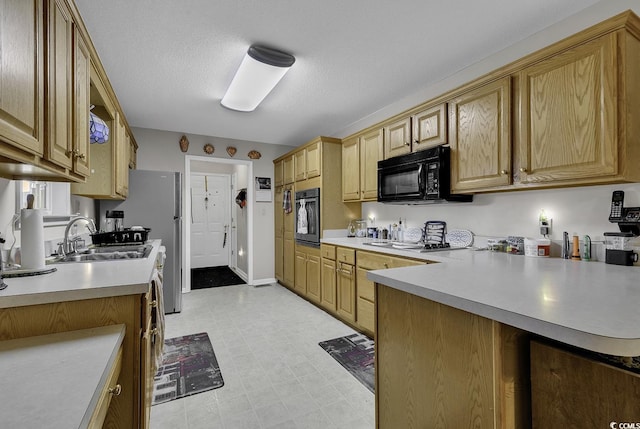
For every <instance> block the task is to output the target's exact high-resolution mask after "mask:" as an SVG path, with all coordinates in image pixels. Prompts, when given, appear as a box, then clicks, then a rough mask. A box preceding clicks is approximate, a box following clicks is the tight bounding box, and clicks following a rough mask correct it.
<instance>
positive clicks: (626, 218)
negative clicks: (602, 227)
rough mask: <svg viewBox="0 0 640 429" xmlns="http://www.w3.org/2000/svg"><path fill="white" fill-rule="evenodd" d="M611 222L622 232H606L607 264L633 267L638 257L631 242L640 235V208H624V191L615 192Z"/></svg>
mask: <svg viewBox="0 0 640 429" xmlns="http://www.w3.org/2000/svg"><path fill="white" fill-rule="evenodd" d="M609 222H611V223H617V224H618V228H620V232H605V233H604V236H605V249H606V250H605V252H606V254H605V262H606V263H607V264H615V265H633V263H634V262H637V261H638V255H637V254H636V253H635V252H634V251H633V249H631V246H630V242H631V240H633V239H634V238H636V237H638V235H640V207H624V191H613V195H612V196H611V212H610V214H609Z"/></svg>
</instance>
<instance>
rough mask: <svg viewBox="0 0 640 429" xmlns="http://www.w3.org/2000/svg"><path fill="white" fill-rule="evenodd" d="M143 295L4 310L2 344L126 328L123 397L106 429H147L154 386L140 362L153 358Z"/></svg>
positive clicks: (0, 319)
mask: <svg viewBox="0 0 640 429" xmlns="http://www.w3.org/2000/svg"><path fill="white" fill-rule="evenodd" d="M145 296H146V295H144V294H137V295H125V296H115V297H106V298H95V299H88V300H80V301H66V302H57V303H51V304H41V305H31V306H24V307H12V308H5V309H0V341H2V340H11V339H15V338H24V337H30V336H35V335H45V334H52V333H56V332H65V331H72V330H77V329H86V328H95V327H99V326H107V325H115V324H124V325H125V337H124V341H123V349H122V363H121V369H120V375H119V377H118V384H120V385H121V386H122V392H121V393H120V395H119V396H113V397H112V398H111V403H110V405H109V408H108V410H107V412H106V416H105V420H104V427H106V428H122V429H131V428H146V427H148V420H147V418H148V408H149V407H150V405H151V403H150V402H146V399H147V398H150V397H149V395H148V394H149V392H148V389H149V388H150V387H152V386H150V385H149V384H148V382H147V383H145V382H144V380H145V378H147V377H148V374H145V373H144V372H143V371H144V370H145V368H147V366H146V362H141V360H143V359H148V358H149V356H150V355H149V354H146V355H145V354H144V353H143V345H142V343H143V338H142V333H143V326H142V323H143V313H146V310H145V306H146V305H147V304H146V300H145ZM44 358H45V357H44V356H43V359H44ZM152 378H153V375H151V379H152ZM147 380H148V378H147ZM69 388H70V389H71V388H73V386H69ZM145 410H146V411H145ZM145 415H146V416H147V417H145Z"/></svg>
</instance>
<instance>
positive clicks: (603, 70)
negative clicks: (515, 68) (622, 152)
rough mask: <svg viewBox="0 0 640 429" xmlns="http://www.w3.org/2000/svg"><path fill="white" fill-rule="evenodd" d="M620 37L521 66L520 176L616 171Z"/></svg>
mask: <svg viewBox="0 0 640 429" xmlns="http://www.w3.org/2000/svg"><path fill="white" fill-rule="evenodd" d="M616 37H617V34H615V33H614V34H610V35H607V36H603V37H600V38H598V39H596V40H593V41H591V42H589V43H585V44H583V45H580V46H577V47H575V48H573V49H571V50H569V51H566V52H563V53H561V54H559V55H556V56H554V57H552V58H550V59H548V60H546V61H542V62H540V63H538V64H536V65H534V66H532V67H528V68H526V69H524V70H523V71H522V72H520V75H519V76H520V102H521V115H520V117H521V120H522V123H521V124H520V139H519V140H520V171H519V172H518V173H519V176H520V182H523V183H537V182H550V181H553V182H561V181H563V180H572V179H585V178H590V177H603V176H610V175H616V174H618V147H617V130H618V127H617V112H616V103H617V100H616V96H617V73H618V61H617V50H616Z"/></svg>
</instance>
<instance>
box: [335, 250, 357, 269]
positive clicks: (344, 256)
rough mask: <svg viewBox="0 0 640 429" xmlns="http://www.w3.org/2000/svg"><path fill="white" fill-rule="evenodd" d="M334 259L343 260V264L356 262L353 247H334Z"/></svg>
mask: <svg viewBox="0 0 640 429" xmlns="http://www.w3.org/2000/svg"><path fill="white" fill-rule="evenodd" d="M336 260H337V261H338V262H344V263H345V264H349V265H355V263H356V251H355V249H346V248H344V247H338V248H337V249H336Z"/></svg>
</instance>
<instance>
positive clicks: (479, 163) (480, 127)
mask: <svg viewBox="0 0 640 429" xmlns="http://www.w3.org/2000/svg"><path fill="white" fill-rule="evenodd" d="M510 106H511V77H505V78H502V79H500V80H497V81H494V82H491V83H488V84H486V85H484V86H481V87H479V88H476V89H474V90H471V91H469V92H466V93H464V94H462V95H459V96H458V97H456V98H454V99H453V100H451V101H450V102H449V145H450V146H451V190H452V191H453V192H469V191H475V190H482V189H484V188H487V187H492V186H501V185H509V184H511V109H510Z"/></svg>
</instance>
